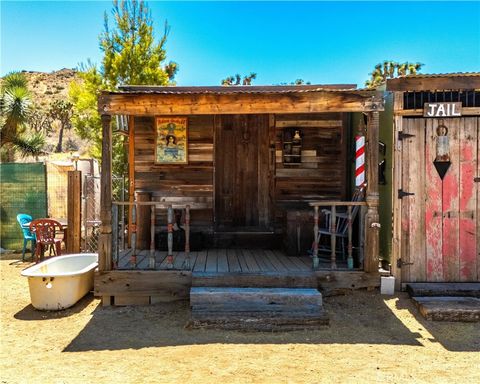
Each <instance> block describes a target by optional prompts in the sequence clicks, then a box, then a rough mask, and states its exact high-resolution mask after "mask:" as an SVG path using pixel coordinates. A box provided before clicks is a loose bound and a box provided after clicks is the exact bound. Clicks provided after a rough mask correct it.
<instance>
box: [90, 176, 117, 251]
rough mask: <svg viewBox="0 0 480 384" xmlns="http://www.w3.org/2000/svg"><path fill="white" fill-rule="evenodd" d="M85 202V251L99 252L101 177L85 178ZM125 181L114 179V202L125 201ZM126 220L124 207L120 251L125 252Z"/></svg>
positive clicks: (114, 177)
mask: <svg viewBox="0 0 480 384" xmlns="http://www.w3.org/2000/svg"><path fill="white" fill-rule="evenodd" d="M83 187H84V192H83V196H84V201H83V215H82V217H83V231H84V233H83V236H82V237H83V251H84V252H97V251H98V235H99V233H100V225H101V220H100V176H92V175H86V176H85V178H84V183H83ZM125 195H126V191H125V180H124V178H123V177H116V176H113V177H112V199H113V200H114V201H124V200H125ZM125 218H126V210H125V207H124V206H122V207H121V209H120V210H119V221H120V223H121V231H120V244H119V246H120V250H123V249H124V248H125V247H124V242H125V225H124V223H125Z"/></svg>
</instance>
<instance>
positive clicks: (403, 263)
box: [397, 259, 413, 268]
mask: <svg viewBox="0 0 480 384" xmlns="http://www.w3.org/2000/svg"><path fill="white" fill-rule="evenodd" d="M404 265H413V263H407V262H405V261H403V260H402V259H398V260H397V268H402V266H404Z"/></svg>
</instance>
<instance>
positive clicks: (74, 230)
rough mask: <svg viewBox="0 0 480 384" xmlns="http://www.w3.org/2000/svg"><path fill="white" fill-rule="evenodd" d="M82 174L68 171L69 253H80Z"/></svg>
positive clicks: (67, 245) (67, 240)
mask: <svg viewBox="0 0 480 384" xmlns="http://www.w3.org/2000/svg"><path fill="white" fill-rule="evenodd" d="M81 212H82V172H81V171H68V196H67V222H68V228H67V238H66V239H65V240H66V242H65V246H66V251H67V253H79V252H80V241H81V238H82V236H81V231H82V226H81V219H82V214H81Z"/></svg>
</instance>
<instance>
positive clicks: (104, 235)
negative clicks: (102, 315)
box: [98, 115, 112, 305]
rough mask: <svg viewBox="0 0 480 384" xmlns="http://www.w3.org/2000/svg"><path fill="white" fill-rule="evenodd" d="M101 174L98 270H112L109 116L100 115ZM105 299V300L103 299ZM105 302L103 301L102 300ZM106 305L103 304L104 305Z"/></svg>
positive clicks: (110, 137)
mask: <svg viewBox="0 0 480 384" xmlns="http://www.w3.org/2000/svg"><path fill="white" fill-rule="evenodd" d="M101 118H102V172H101V176H100V220H101V221H102V224H101V226H100V236H99V239H98V269H99V271H100V272H103V271H110V270H111V269H112V129H111V126H110V121H111V116H110V115H102V117H101ZM104 299H105V298H104ZM104 301H105V300H104ZM106 304H107V303H104V305H106Z"/></svg>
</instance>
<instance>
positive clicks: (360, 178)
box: [355, 136, 365, 187]
mask: <svg viewBox="0 0 480 384" xmlns="http://www.w3.org/2000/svg"><path fill="white" fill-rule="evenodd" d="M364 183H365V136H355V186H356V187H361V186H362V185H364Z"/></svg>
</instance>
